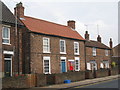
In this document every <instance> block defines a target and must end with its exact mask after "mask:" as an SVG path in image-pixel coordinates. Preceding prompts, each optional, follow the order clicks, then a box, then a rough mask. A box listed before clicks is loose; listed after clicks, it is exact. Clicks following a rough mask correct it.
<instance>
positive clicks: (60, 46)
mask: <svg viewBox="0 0 120 90" xmlns="http://www.w3.org/2000/svg"><path fill="white" fill-rule="evenodd" d="M61 41H63V42H64V52H61ZM60 54H66V42H65V40H60Z"/></svg>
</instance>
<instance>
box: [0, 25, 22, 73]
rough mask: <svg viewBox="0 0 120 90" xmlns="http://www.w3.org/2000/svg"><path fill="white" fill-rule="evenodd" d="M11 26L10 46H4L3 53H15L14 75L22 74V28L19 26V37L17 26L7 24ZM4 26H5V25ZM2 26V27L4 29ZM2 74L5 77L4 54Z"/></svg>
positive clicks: (13, 59) (13, 60)
mask: <svg viewBox="0 0 120 90" xmlns="http://www.w3.org/2000/svg"><path fill="white" fill-rule="evenodd" d="M6 25H8V26H10V45H5V44H2V51H4V50H6V51H13V52H14V55H11V56H12V73H13V75H14V74H17V73H22V26H20V27H19V26H18V29H17V36H16V30H15V25H13V24H9V23H7V24H6ZM3 26H4V25H3ZM3 26H2V27H3ZM2 72H3V75H4V54H3V53H2Z"/></svg>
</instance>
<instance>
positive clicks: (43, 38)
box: [43, 37, 51, 53]
mask: <svg viewBox="0 0 120 90" xmlns="http://www.w3.org/2000/svg"><path fill="white" fill-rule="evenodd" d="M44 39H47V40H48V47H47V48H48V51H45V50H44V46H45V45H44ZM43 53H51V52H50V38H47V37H43Z"/></svg>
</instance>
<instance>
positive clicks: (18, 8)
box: [14, 2, 24, 18]
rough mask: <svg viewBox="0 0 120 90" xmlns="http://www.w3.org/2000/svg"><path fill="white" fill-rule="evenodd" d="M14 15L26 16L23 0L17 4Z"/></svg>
mask: <svg viewBox="0 0 120 90" xmlns="http://www.w3.org/2000/svg"><path fill="white" fill-rule="evenodd" d="M14 15H17V17H18V18H23V17H24V7H23V4H22V2H20V3H18V4H16V7H15V8H14Z"/></svg>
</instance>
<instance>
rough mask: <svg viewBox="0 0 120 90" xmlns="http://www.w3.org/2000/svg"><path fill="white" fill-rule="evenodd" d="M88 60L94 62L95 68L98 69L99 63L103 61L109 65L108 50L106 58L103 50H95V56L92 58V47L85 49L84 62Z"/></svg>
mask: <svg viewBox="0 0 120 90" xmlns="http://www.w3.org/2000/svg"><path fill="white" fill-rule="evenodd" d="M90 60H95V61H96V62H97V68H98V69H100V63H101V62H102V61H103V60H109V63H111V56H110V50H109V51H108V56H105V49H99V48H97V49H96V56H93V53H92V47H86V62H89V61H90Z"/></svg>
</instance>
